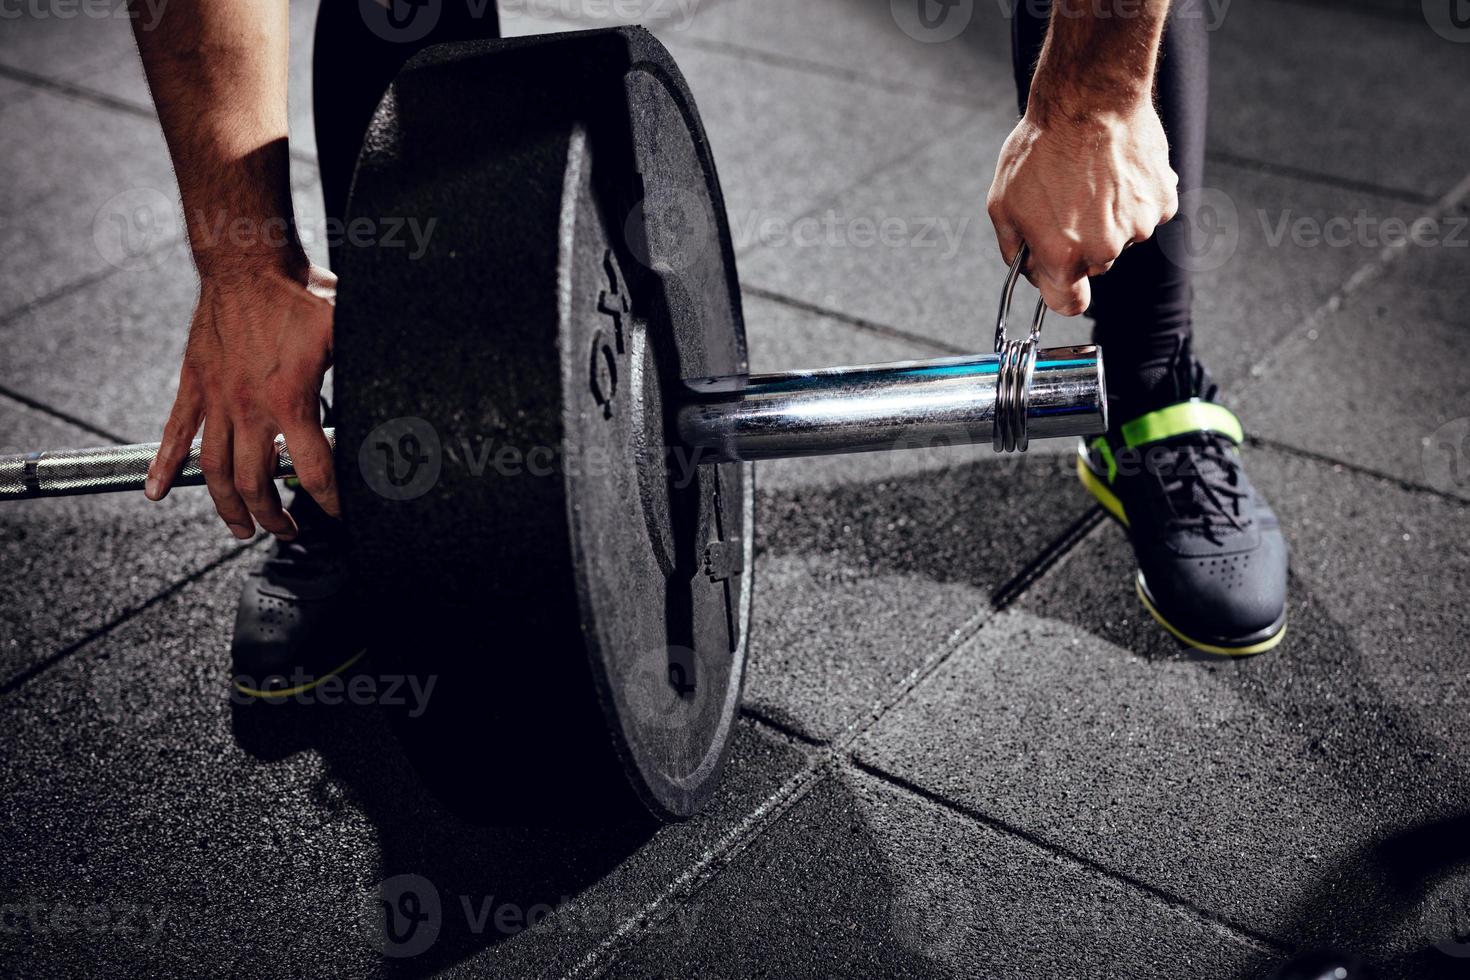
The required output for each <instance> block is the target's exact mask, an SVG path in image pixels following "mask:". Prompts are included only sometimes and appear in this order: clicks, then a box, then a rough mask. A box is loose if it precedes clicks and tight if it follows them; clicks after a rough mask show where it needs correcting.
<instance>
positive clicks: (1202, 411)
mask: <svg viewBox="0 0 1470 980" xmlns="http://www.w3.org/2000/svg"><path fill="white" fill-rule="evenodd" d="M1190 432H1218V433H1219V434H1220V435H1222V436H1224V437H1225V438H1227V439H1229V440H1230V441H1231V442H1233V443H1235V444H1237V445H1239V444H1240V443H1242V442H1244V441H1245V433H1244V432H1242V431H1241V428H1240V419H1238V418H1236V417H1235V413H1233V412H1231V411H1230V409H1228V408H1226V407H1225V406H1224V405H1216V404H1215V403H1214V402H1202V401H1200V400H1199V399H1197V398H1191V399H1190V400H1189V401H1187V402H1179V403H1178V404H1175V405H1169V406H1167V407H1165V408H1161V409H1159V410H1158V411H1155V412H1149V413H1148V414H1147V415H1140V416H1139V417H1138V418H1136V419H1134V420H1133V421H1132V422H1125V423H1123V429H1122V433H1123V442H1124V443H1125V444H1126V445H1127V446H1128V447H1129V448H1130V449H1137V448H1138V447H1139V446H1146V445H1148V444H1149V443H1151V442H1162V441H1163V440H1165V439H1172V438H1174V437H1175V436H1182V435H1185V434H1187V433H1190Z"/></svg>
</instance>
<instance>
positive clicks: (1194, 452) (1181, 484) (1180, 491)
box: [1158, 433, 1246, 544]
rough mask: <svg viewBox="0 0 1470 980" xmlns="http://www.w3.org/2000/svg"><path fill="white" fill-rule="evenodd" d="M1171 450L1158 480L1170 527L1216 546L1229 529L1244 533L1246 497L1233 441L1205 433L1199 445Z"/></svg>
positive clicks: (1161, 462) (1161, 463) (1188, 444)
mask: <svg viewBox="0 0 1470 980" xmlns="http://www.w3.org/2000/svg"><path fill="white" fill-rule="evenodd" d="M1168 448H1169V449H1170V450H1171V452H1170V453H1169V454H1168V455H1165V456H1163V457H1162V458H1160V459H1159V460H1158V479H1159V485H1160V487H1161V488H1162V489H1163V492H1164V498H1165V499H1166V500H1167V501H1168V503H1169V510H1170V511H1171V513H1172V514H1173V519H1172V521H1171V523H1173V524H1174V525H1175V526H1176V527H1179V528H1181V529H1184V530H1188V531H1193V532H1196V533H1199V534H1202V535H1204V536H1205V537H1207V538H1209V539H1210V540H1212V541H1214V542H1215V543H1217V544H1218V543H1220V537H1219V535H1220V532H1221V531H1223V530H1224V529H1225V528H1226V527H1230V528H1233V529H1235V530H1237V531H1243V530H1245V518H1244V516H1243V515H1242V514H1241V510H1240V502H1241V501H1242V500H1244V499H1245V497H1246V493H1245V491H1244V490H1243V489H1241V486H1240V463H1239V461H1238V460H1237V458H1236V456H1235V454H1234V453H1233V452H1232V451H1231V443H1230V441H1229V440H1227V439H1225V438H1224V437H1222V436H1217V435H1214V434H1213V433H1202V434H1201V435H1200V436H1199V437H1198V439H1197V441H1191V442H1182V443H1176V444H1174V445H1172V446H1169V447H1168Z"/></svg>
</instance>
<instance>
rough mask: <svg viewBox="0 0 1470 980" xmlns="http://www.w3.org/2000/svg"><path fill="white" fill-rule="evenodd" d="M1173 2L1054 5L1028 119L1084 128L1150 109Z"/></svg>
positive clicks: (1064, 0) (1073, 0)
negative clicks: (1091, 121) (1109, 116)
mask: <svg viewBox="0 0 1470 980" xmlns="http://www.w3.org/2000/svg"><path fill="white" fill-rule="evenodd" d="M1169 2H1170V0H1132V2H1129V0H1054V2H1053V4H1052V12H1051V20H1050V23H1049V26H1048V29H1047V37H1046V43H1045V44H1044V45H1043V47H1042V50H1041V57H1040V60H1039V61H1038V63H1037V66H1036V74H1035V78H1034V81H1033V83H1032V86H1031V96H1030V101H1029V104H1028V105H1027V109H1026V112H1027V115H1029V116H1033V117H1034V118H1035V120H1036V121H1037V122H1039V123H1042V124H1045V123H1047V122H1049V121H1052V120H1053V119H1057V120H1058V121H1061V120H1066V121H1070V122H1080V121H1083V120H1084V119H1085V118H1086V117H1088V116H1091V115H1094V114H1097V113H1103V112H1121V113H1129V112H1133V111H1136V110H1137V109H1138V108H1139V107H1140V106H1141V105H1146V104H1151V102H1152V98H1153V85H1154V68H1155V65H1156V64H1157V62H1158V54H1159V44H1160V41H1161V40H1162V37H1163V32H1164V20H1165V18H1166V17H1167V16H1168V13H1169Z"/></svg>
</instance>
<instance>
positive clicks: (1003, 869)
mask: <svg viewBox="0 0 1470 980" xmlns="http://www.w3.org/2000/svg"><path fill="white" fill-rule="evenodd" d="M1143 937H1147V939H1146V941H1143ZM1267 960H1268V957H1266V956H1264V955H1263V954H1262V952H1261V951H1260V950H1259V949H1258V948H1257V947H1254V946H1253V945H1251V944H1249V943H1248V942H1246V941H1244V940H1242V939H1241V938H1239V937H1237V936H1232V935H1230V934H1228V933H1226V932H1224V931H1222V930H1220V929H1218V928H1217V927H1215V926H1213V925H1211V924H1209V923H1206V922H1202V921H1200V920H1199V919H1198V918H1195V917H1191V916H1189V915H1187V914H1185V913H1183V912H1181V911H1179V910H1177V909H1175V908H1171V907H1169V906H1168V905H1166V904H1164V903H1163V902H1161V901H1159V900H1158V899H1157V898H1156V897H1154V896H1152V895H1149V894H1147V893H1145V892H1144V891H1142V890H1140V889H1136V888H1132V887H1129V886H1128V885H1125V884H1122V883H1119V882H1117V881H1115V880H1111V879H1109V878H1106V877H1103V876H1101V875H1098V874H1096V873H1095V872H1093V871H1090V870H1087V869H1085V868H1082V867H1079V866H1078V865H1076V864H1075V863H1071V862H1068V861H1064V860H1058V859H1057V858H1056V857H1055V856H1053V855H1052V854H1049V853H1047V852H1045V851H1043V850H1042V849H1041V848H1039V847H1036V846H1035V845H1033V844H1029V843H1026V842H1024V841H1022V840H1020V839H1018V838H1016V837H1013V836H1010V835H1006V834H1002V833H998V832H997V831H995V830H992V829H990V828H988V827H985V826H983V825H980V824H977V823H974V822H972V821H971V820H969V819H967V818H966V817H964V816H961V815H959V814H956V813H955V812H954V811H951V810H948V809H945V808H943V807H940V806H937V805H935V804H934V803H931V802H928V801H926V800H923V799H920V798H919V797H916V796H913V795H911V794H909V793H906V792H904V791H902V790H900V789H897V788H895V787H893V786H892V785H890V784H888V783H885V782H881V781H879V780H876V779H873V778H872V777H870V776H867V775H865V774H862V773H859V772H854V771H851V770H848V771H846V772H844V773H842V774H841V775H840V776H838V777H834V778H831V779H828V780H827V781H826V782H824V783H822V784H821V785H820V786H818V787H817V788H815V789H814V790H813V791H812V792H811V793H810V795H808V796H807V797H806V798H805V799H803V800H802V801H801V802H800V803H799V804H798V805H797V806H795V807H794V808H792V809H791V810H789V811H788V812H787V813H785V814H784V815H783V816H782V817H781V818H780V820H779V821H778V822H777V823H776V824H775V825H774V826H773V827H772V828H771V829H770V830H769V831H768V832H767V833H766V834H765V835H764V836H763V837H762V838H760V839H759V840H757V841H755V842H754V843H753V844H752V845H751V846H750V848H749V849H748V850H746V851H745V852H744V853H743V854H742V855H741V856H740V857H739V858H738V859H737V860H736V862H735V863H734V864H733V865H732V866H731V867H730V868H729V869H728V870H726V871H725V873H724V874H723V875H721V877H719V878H718V879H716V880H715V881H714V882H712V883H711V884H710V885H708V886H707V887H706V888H704V889H703V890H701V891H700V892H698V893H696V894H695V895H694V896H693V897H692V898H691V899H689V901H688V902H687V903H686V905H685V906H684V907H683V908H681V909H679V910H676V914H675V915H671V916H670V917H669V919H668V920H667V921H665V922H663V923H660V924H658V925H656V926H654V927H652V928H651V929H650V931H649V934H648V935H647V936H646V938H644V939H642V941H641V942H639V943H638V944H637V945H636V946H634V947H633V948H631V949H630V950H628V951H627V952H626V953H625V954H624V955H623V956H622V957H621V958H620V959H619V960H618V961H617V962H616V963H615V964H614V965H613V968H612V969H611V970H610V971H609V975H610V976H614V977H640V978H647V977H670V976H674V977H692V976H720V977H735V976H844V977H857V976H866V977H879V976H884V977H900V976H901V977H966V978H968V977H995V978H1001V977H1025V978H1031V977H1122V976H1126V977H1139V978H1143V977H1178V976H1181V975H1185V974H1187V975H1190V976H1231V975H1237V974H1238V973H1240V972H1243V971H1245V970H1246V969H1248V968H1252V967H1253V968H1255V973H1256V975H1260V970H1261V967H1263V966H1264V965H1265V964H1266V962H1267Z"/></svg>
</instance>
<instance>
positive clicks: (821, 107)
mask: <svg viewBox="0 0 1470 980" xmlns="http://www.w3.org/2000/svg"><path fill="white" fill-rule="evenodd" d="M663 40H664V41H665V42H666V43H667V44H668V46H669V49H670V50H671V51H672V52H673V54H674V56H675V58H677V59H678V62H679V66H680V68H681V69H682V70H683V72H684V76H685V78H687V79H688V81H689V86H690V88H691V89H692V90H693V92H694V97H695V99H696V100H697V102H698V104H699V109H700V115H701V116H702V117H703V119H704V123H705V128H706V129H707V130H708V133H709V139H710V145H711V146H712V147H713V149H714V153H715V159H716V161H717V162H718V165H719V171H720V179H721V182H722V184H723V186H724V192H725V204H726V208H727V210H728V212H729V214H730V219H731V224H732V230H734V232H735V234H736V235H737V236H738V235H739V234H740V229H759V228H761V227H762V226H763V224H764V223H765V222H767V221H777V222H781V221H787V220H789V219H791V218H794V217H795V216H796V215H797V214H798V213H800V212H801V211H803V210H805V209H806V208H809V207H811V206H812V205H814V204H816V203H818V202H819V201H821V200H823V199H825V198H826V197H827V196H829V195H835V194H838V193H839V192H841V191H843V190H845V189H846V188H848V187H851V186H852V185H854V184H856V183H858V182H859V181H861V180H863V179H864V178H865V177H867V176H868V174H869V173H871V172H872V171H873V170H875V169H876V168H877V167H879V166H880V165H881V164H883V163H885V162H893V161H898V160H903V159H905V158H907V157H909V156H910V155H912V154H914V153H916V152H918V151H919V150H920V149H921V148H922V147H924V146H926V145H927V144H928V143H929V142H931V141H933V140H935V139H937V138H939V137H940V136H942V135H944V134H945V133H948V132H951V131H953V130H954V129H956V128H958V127H959V126H960V125H961V124H962V123H963V122H964V121H965V119H966V118H967V117H968V116H969V115H970V114H971V112H972V110H969V109H966V108H963V107H958V106H954V105H944V104H940V103H936V102H933V101H932V100H930V99H928V98H926V97H924V96H921V95H912V94H903V93H888V92H884V91H882V90H879V89H875V88H873V87H872V86H867V85H859V84H857V83H854V82H849V81H844V80H842V79H837V78H830V77H824V76H820V75H812V74H810V73H808V72H802V71H798V70H796V69H792V68H787V67H783V66H779V65H772V64H763V63H758V62H752V61H749V60H746V59H744V58H741V57H738V56H736V55H733V54H729V53H725V52H717V51H710V50H707V49H705V48H702V47H694V46H692V45H691V44H688V43H684V42H683V41H681V40H680V39H679V38H678V36H677V35H674V34H665V35H663ZM795 93H800V94H799V96H797V95H796V94H795Z"/></svg>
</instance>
